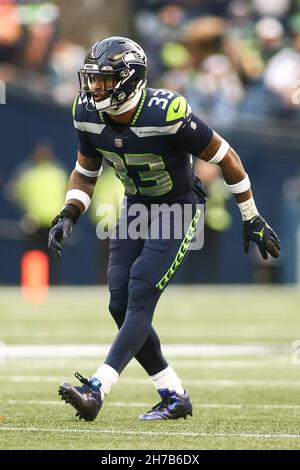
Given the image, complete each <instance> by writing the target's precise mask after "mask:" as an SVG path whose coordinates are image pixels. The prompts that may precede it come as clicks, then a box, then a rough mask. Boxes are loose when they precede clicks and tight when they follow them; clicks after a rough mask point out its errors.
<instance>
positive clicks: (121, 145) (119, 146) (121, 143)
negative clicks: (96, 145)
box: [115, 139, 123, 148]
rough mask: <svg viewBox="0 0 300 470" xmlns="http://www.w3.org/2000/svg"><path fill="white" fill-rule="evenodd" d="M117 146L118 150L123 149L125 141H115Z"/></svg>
mask: <svg viewBox="0 0 300 470" xmlns="http://www.w3.org/2000/svg"><path fill="white" fill-rule="evenodd" d="M115 146H116V147H118V148H121V147H123V140H122V139H115Z"/></svg>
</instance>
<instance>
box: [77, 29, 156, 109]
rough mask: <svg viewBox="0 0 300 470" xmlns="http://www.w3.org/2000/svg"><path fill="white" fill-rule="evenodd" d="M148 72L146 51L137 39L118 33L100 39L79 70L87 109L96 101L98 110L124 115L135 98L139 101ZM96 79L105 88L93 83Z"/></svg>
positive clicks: (81, 90) (81, 91) (82, 94)
mask: <svg viewBox="0 0 300 470" xmlns="http://www.w3.org/2000/svg"><path fill="white" fill-rule="evenodd" d="M146 75H147V58H146V54H145V52H144V51H143V49H142V48H141V47H140V46H139V45H138V44H137V43H136V42H134V41H132V40H131V39H128V38H123V37H118V36H113V37H109V38H107V39H104V40H103V41H98V42H96V43H95V44H94V45H93V46H92V48H91V49H90V50H89V51H88V53H87V56H86V59H85V63H84V65H83V67H82V68H81V69H80V71H79V82H80V95H81V99H82V101H83V102H86V103H87V109H89V104H92V105H93V107H94V109H95V108H96V109H97V110H98V111H106V112H110V113H112V114H120V112H125V111H126V110H128V109H131V108H132V107H134V105H135V103H133V105H132V106H131V108H130V106H129V105H130V104H131V101H136V102H138V99H137V95H138V97H140V95H141V90H142V89H143V88H144V87H145V86H146V81H147V80H146ZM95 80H99V81H100V84H101V88H97V85H96V86H94V87H93V86H92V83H93V81H95ZM96 83H97V82H96ZM98 83H99V82H98Z"/></svg>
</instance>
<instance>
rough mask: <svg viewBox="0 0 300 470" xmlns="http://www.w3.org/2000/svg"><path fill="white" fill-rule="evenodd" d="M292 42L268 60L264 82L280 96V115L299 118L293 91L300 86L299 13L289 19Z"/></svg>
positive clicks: (297, 103)
mask: <svg viewBox="0 0 300 470" xmlns="http://www.w3.org/2000/svg"><path fill="white" fill-rule="evenodd" d="M290 28H291V32H292V44H291V46H290V47H286V48H284V49H282V50H280V51H279V52H278V53H277V54H276V55H275V56H274V57H273V58H272V59H271V60H270V62H269V64H268V66H267V69H266V73H265V77H264V82H265V86H266V88H267V89H268V90H270V91H271V92H273V93H274V94H276V95H277V96H278V97H280V99H281V102H282V108H283V109H282V117H298V118H299V116H300V115H299V102H298V100H295V99H294V97H295V91H296V90H297V89H298V90H299V86H300V15H296V16H294V17H292V19H291V21H290Z"/></svg>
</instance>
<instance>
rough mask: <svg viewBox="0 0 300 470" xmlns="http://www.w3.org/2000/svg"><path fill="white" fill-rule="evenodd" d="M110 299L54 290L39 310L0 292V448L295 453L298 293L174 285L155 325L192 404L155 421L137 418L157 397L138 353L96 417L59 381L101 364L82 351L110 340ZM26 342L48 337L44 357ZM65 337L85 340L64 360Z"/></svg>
mask: <svg viewBox="0 0 300 470" xmlns="http://www.w3.org/2000/svg"><path fill="white" fill-rule="evenodd" d="M107 303H108V292H107V290H106V289H105V288H85V287H78V288H57V289H53V290H52V291H51V293H50V295H49V299H48V301H47V302H46V303H45V304H43V305H41V306H36V305H28V304H26V303H24V302H23V300H22V298H21V296H20V293H19V290H17V289H14V288H11V289H10V288H2V289H0V325H1V326H0V341H2V342H3V346H2V348H1V346H0V350H1V349H2V356H1V355H0V382H1V384H0V398H1V400H0V403H1V409H0V449H97V450H101V449H110V450H113V449H160V450H164V449H181V450H185V449H197V450H199V449H300V364H299V365H295V364H293V363H292V360H291V358H292V352H291V344H292V342H293V341H294V340H297V339H299V340H300V315H299V312H300V291H297V290H295V289H276V288H273V289H271V288H270V289H269V288H266V287H265V288H263V287H262V288H249V289H247V288H233V287H224V288H214V287H209V286H208V287H193V288H179V287H173V288H169V289H168V290H167V291H166V292H165V294H164V295H163V297H162V299H161V301H160V303H159V305H158V308H157V311H156V315H155V321H154V324H155V326H156V328H157V330H158V332H159V333H160V336H161V340H162V344H163V346H165V347H166V349H167V350H168V351H169V353H170V357H169V359H170V362H171V364H172V365H173V366H174V367H175V368H176V370H177V372H178V373H179V375H180V376H181V378H182V379H183V382H184V385H185V386H186V387H187V389H188V391H189V394H190V396H191V398H192V401H193V404H194V412H193V417H192V418H190V419H187V420H179V421H165V422H154V423H145V422H139V420H138V416H139V414H141V413H143V412H144V411H146V410H148V409H150V408H151V407H152V406H153V405H154V404H155V403H157V402H158V401H159V400H158V398H159V397H158V395H157V393H156V391H155V390H154V388H153V386H152V384H151V383H150V381H149V379H148V378H147V376H146V374H145V372H144V371H143V370H142V369H141V367H140V366H139V365H138V364H137V363H136V362H135V361H132V363H131V364H130V365H129V366H128V368H127V369H126V370H125V371H124V373H123V374H122V376H121V378H120V380H119V383H118V384H117V385H116V386H115V388H114V389H113V391H112V393H111V394H110V395H109V396H108V397H107V399H106V401H105V403H104V406H103V409H102V410H101V412H100V414H99V416H98V418H97V419H96V421H94V422H92V423H85V422H81V421H78V420H77V419H76V418H75V416H74V415H75V411H74V410H73V409H72V408H71V407H70V406H67V405H65V404H64V403H62V402H61V401H59V399H58V396H57V388H58V385H59V383H60V382H61V381H63V380H68V381H73V380H74V381H76V379H74V377H73V373H74V372H76V371H79V372H80V373H81V374H82V375H86V376H88V375H89V374H91V373H93V372H94V371H95V369H96V367H97V366H98V365H100V364H101V363H102V361H103V357H95V356H94V357H93V354H92V353H91V354H90V355H87V356H86V355H85V354H84V353H83V351H85V349H84V345H108V344H110V342H111V341H112V340H113V338H114V335H115V333H116V327H115V325H114V323H113V320H112V319H111V318H110V316H109V314H108V312H107ZM29 345H32V346H34V345H44V347H45V349H44V350H43V351H44V353H45V352H47V351H48V357H42V356H41V355H40V356H39V355H37V356H36V357H32V351H31V353H28V346H29ZM59 345H60V346H64V348H62V349H61V351H62V352H61V354H58V353H57V349H56V347H55V346H59ZM68 345H69V346H70V345H79V346H78V349H77V350H76V354H75V356H73V357H72V356H70V357H66V352H67V351H69V349H68V348H67V346H68ZM172 345H173V347H172ZM178 345H186V346H187V345H192V346H195V348H191V349H190V351H186V350H184V348H183V347H182V346H181V347H179V346H178ZM200 345H211V347H210V349H209V348H208V349H206V350H205V351H201V350H200V351H199V346H200ZM213 345H227V348H223V349H222V348H221V349H220V348H217V347H213ZM230 345H233V346H234V347H232V348H231V347H230ZM238 345H244V346H246V345H248V346H250V347H249V348H248V349H247V350H245V349H241V348H237V346H238ZM251 345H253V346H255V345H257V346H259V347H260V348H259V349H255V348H254V347H251ZM14 346H16V347H17V348H15V347H14ZM22 346H24V347H22ZM47 346H49V347H48V348H47ZM196 346H198V349H197V348H196ZM34 351H35V352H36V349H35V348H33V352H34ZM39 351H40V350H39ZM53 352H54V354H53ZM26 354H27V356H26ZM299 356H300V355H299Z"/></svg>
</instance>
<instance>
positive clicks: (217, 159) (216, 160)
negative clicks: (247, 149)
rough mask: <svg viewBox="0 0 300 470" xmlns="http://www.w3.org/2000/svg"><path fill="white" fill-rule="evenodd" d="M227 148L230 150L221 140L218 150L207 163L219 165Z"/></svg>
mask: <svg viewBox="0 0 300 470" xmlns="http://www.w3.org/2000/svg"><path fill="white" fill-rule="evenodd" d="M229 148H230V145H229V143H228V142H226V140H225V139H222V142H221V145H220V147H219V150H218V151H217V153H216V154H215V155H214V156H213V157H212V158H211V159H210V160H208V162H207V163H214V164H215V165H216V164H217V163H220V161H221V160H223V158H224V157H225V155H226V153H227V152H228V150H229Z"/></svg>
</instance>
